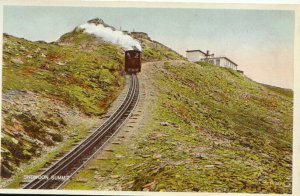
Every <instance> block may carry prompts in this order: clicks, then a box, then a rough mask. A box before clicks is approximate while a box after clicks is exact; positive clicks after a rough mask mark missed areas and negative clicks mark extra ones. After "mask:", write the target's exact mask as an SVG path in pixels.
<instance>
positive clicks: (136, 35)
mask: <svg viewBox="0 0 300 196" xmlns="http://www.w3.org/2000/svg"><path fill="white" fill-rule="evenodd" d="M130 35H131V36H132V37H133V38H135V39H148V40H150V41H151V38H150V37H149V36H148V34H147V33H144V32H131V33H130Z"/></svg>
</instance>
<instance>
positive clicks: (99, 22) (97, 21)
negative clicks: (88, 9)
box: [87, 18, 116, 31]
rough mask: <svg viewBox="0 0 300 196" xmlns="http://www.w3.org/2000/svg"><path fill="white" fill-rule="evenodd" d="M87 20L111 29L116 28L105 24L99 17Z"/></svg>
mask: <svg viewBox="0 0 300 196" xmlns="http://www.w3.org/2000/svg"><path fill="white" fill-rule="evenodd" d="M87 22H88V23H90V24H95V25H99V24H102V25H103V26H104V27H109V28H111V29H112V30H114V31H115V30H116V29H115V27H113V26H110V25H108V24H106V23H105V22H104V20H102V19H100V18H94V19H92V20H89V21H87Z"/></svg>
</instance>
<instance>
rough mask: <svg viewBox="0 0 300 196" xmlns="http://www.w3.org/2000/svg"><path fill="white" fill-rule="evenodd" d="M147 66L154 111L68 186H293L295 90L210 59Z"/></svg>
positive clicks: (278, 189) (270, 189)
mask: <svg viewBox="0 0 300 196" xmlns="http://www.w3.org/2000/svg"><path fill="white" fill-rule="evenodd" d="M143 67H144V69H143V72H142V73H141V74H142V75H141V78H142V80H147V82H146V83H145V85H146V86H145V89H146V90H147V89H152V90H153V91H151V90H148V91H150V92H149V94H150V95H153V96H154V101H153V102H151V103H152V104H150V105H151V107H150V108H148V109H149V110H150V111H151V112H152V115H151V118H150V119H149V120H148V121H147V123H146V124H145V125H144V126H143V128H142V129H141V130H139V131H138V133H136V134H135V135H134V137H133V138H132V139H131V140H129V141H128V142H125V143H124V144H123V145H119V146H115V147H113V148H112V149H111V151H112V152H113V153H110V154H109V155H107V157H106V158H105V159H102V160H95V161H94V162H92V163H91V164H90V166H89V167H92V168H94V169H93V170H84V171H82V172H80V173H79V174H78V175H77V176H76V178H75V179H74V180H73V181H71V182H70V183H69V184H67V186H66V187H65V188H66V189H70V188H72V189H73V188H75V189H77V188H79V189H81V188H84V189H95V187H98V189H99V190H135V191H140V190H144V191H146V190H152V191H200V192H247V193H258V192H260V193H291V180H292V178H291V177H292V107H293V93H292V91H290V90H286V89H280V88H274V87H270V86H265V85H261V84H258V83H256V82H254V81H252V80H250V79H249V78H247V77H245V76H244V75H242V74H239V73H237V72H235V71H232V70H229V69H225V68H220V67H216V66H212V65H209V64H206V63H200V64H194V63H189V62H186V61H169V62H153V63H147V64H145V65H144V66H143ZM149 78H150V79H149ZM100 165H101V167H100ZM85 176H89V178H95V179H98V181H97V182H89V183H85V184H82V183H81V182H80V181H79V180H77V179H84V178H85ZM99 182H100V183H99ZM95 183H96V184H95Z"/></svg>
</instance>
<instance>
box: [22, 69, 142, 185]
mask: <svg viewBox="0 0 300 196" xmlns="http://www.w3.org/2000/svg"><path fill="white" fill-rule="evenodd" d="M136 97H137V98H136ZM138 97H139V85H138V79H137V77H136V75H131V80H130V86H129V89H128V92H127V96H126V97H125V99H124V101H123V103H122V104H121V106H120V107H119V108H118V109H117V110H116V111H115V112H114V113H113V114H112V115H111V116H110V118H108V119H107V120H106V121H105V122H104V123H103V124H102V125H101V126H100V127H99V128H98V129H96V131H94V132H93V133H92V134H91V135H90V136H89V137H88V138H87V139H85V140H83V141H82V142H81V143H79V144H78V145H77V146H76V147H75V148H74V149H73V150H72V151H71V152H69V153H68V154H66V155H65V156H64V157H62V158H61V159H60V160H58V161H57V162H56V163H55V164H54V165H52V166H51V167H50V168H49V169H47V170H46V171H44V172H43V173H42V174H40V175H39V176H38V178H37V179H34V180H32V181H31V182H30V183H28V184H27V185H25V186H24V187H23V188H24V189H40V188H51V187H52V186H53V184H54V188H55V186H56V187H58V188H59V187H61V185H62V184H65V183H66V181H67V180H69V179H70V177H71V176H73V175H74V174H75V172H78V170H79V169H80V168H82V167H83V166H84V165H85V164H87V162H88V161H89V160H91V158H92V157H93V156H94V155H95V153H96V152H99V150H100V149H102V148H103V146H104V145H105V144H106V143H107V141H108V140H109V139H110V138H111V137H112V135H114V134H115V132H116V131H118V130H119V128H120V127H121V125H123V124H124V122H125V120H126V119H128V117H129V116H130V114H131V111H132V109H133V108H134V107H135V106H133V108H131V110H129V108H130V106H131V105H132V104H134V105H136V103H137V99H138ZM135 99H136V100H135ZM128 110H129V114H127V117H126V118H125V120H124V119H123V121H121V120H122V117H123V116H126V113H127V112H128ZM120 123H121V124H120ZM118 124H119V126H118V127H116V130H114V129H113V128H114V127H115V126H117V125H118ZM110 132H111V135H109V134H110ZM106 137H109V138H108V139H106V140H103V139H105V138H106ZM103 141H104V143H103V144H101V142H103ZM97 145H100V146H97ZM93 151H96V152H93ZM90 154H92V155H90ZM86 155H88V157H86ZM76 164H77V165H76ZM78 164H79V165H78ZM72 166H73V167H75V169H76V168H77V169H76V170H75V172H72V173H71V176H68V178H67V179H66V180H63V182H62V183H61V182H60V181H61V180H55V179H52V177H55V176H58V175H61V176H63V175H66V174H68V173H70V171H72ZM45 177H47V178H45ZM56 184H58V186H57V185H56Z"/></svg>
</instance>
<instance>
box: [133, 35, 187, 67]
mask: <svg viewBox="0 0 300 196" xmlns="http://www.w3.org/2000/svg"><path fill="white" fill-rule="evenodd" d="M130 36H132V37H133V38H135V39H137V40H139V41H140V43H141V45H142V48H143V53H142V58H143V62H154V61H163V60H183V59H185V58H184V57H183V56H181V55H180V54H178V53H177V52H175V51H174V50H172V49H171V48H169V47H167V46H165V45H163V44H161V43H159V42H157V41H155V40H152V39H151V38H150V37H149V36H148V35H147V34H146V33H143V32H132V33H131V34H130Z"/></svg>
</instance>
